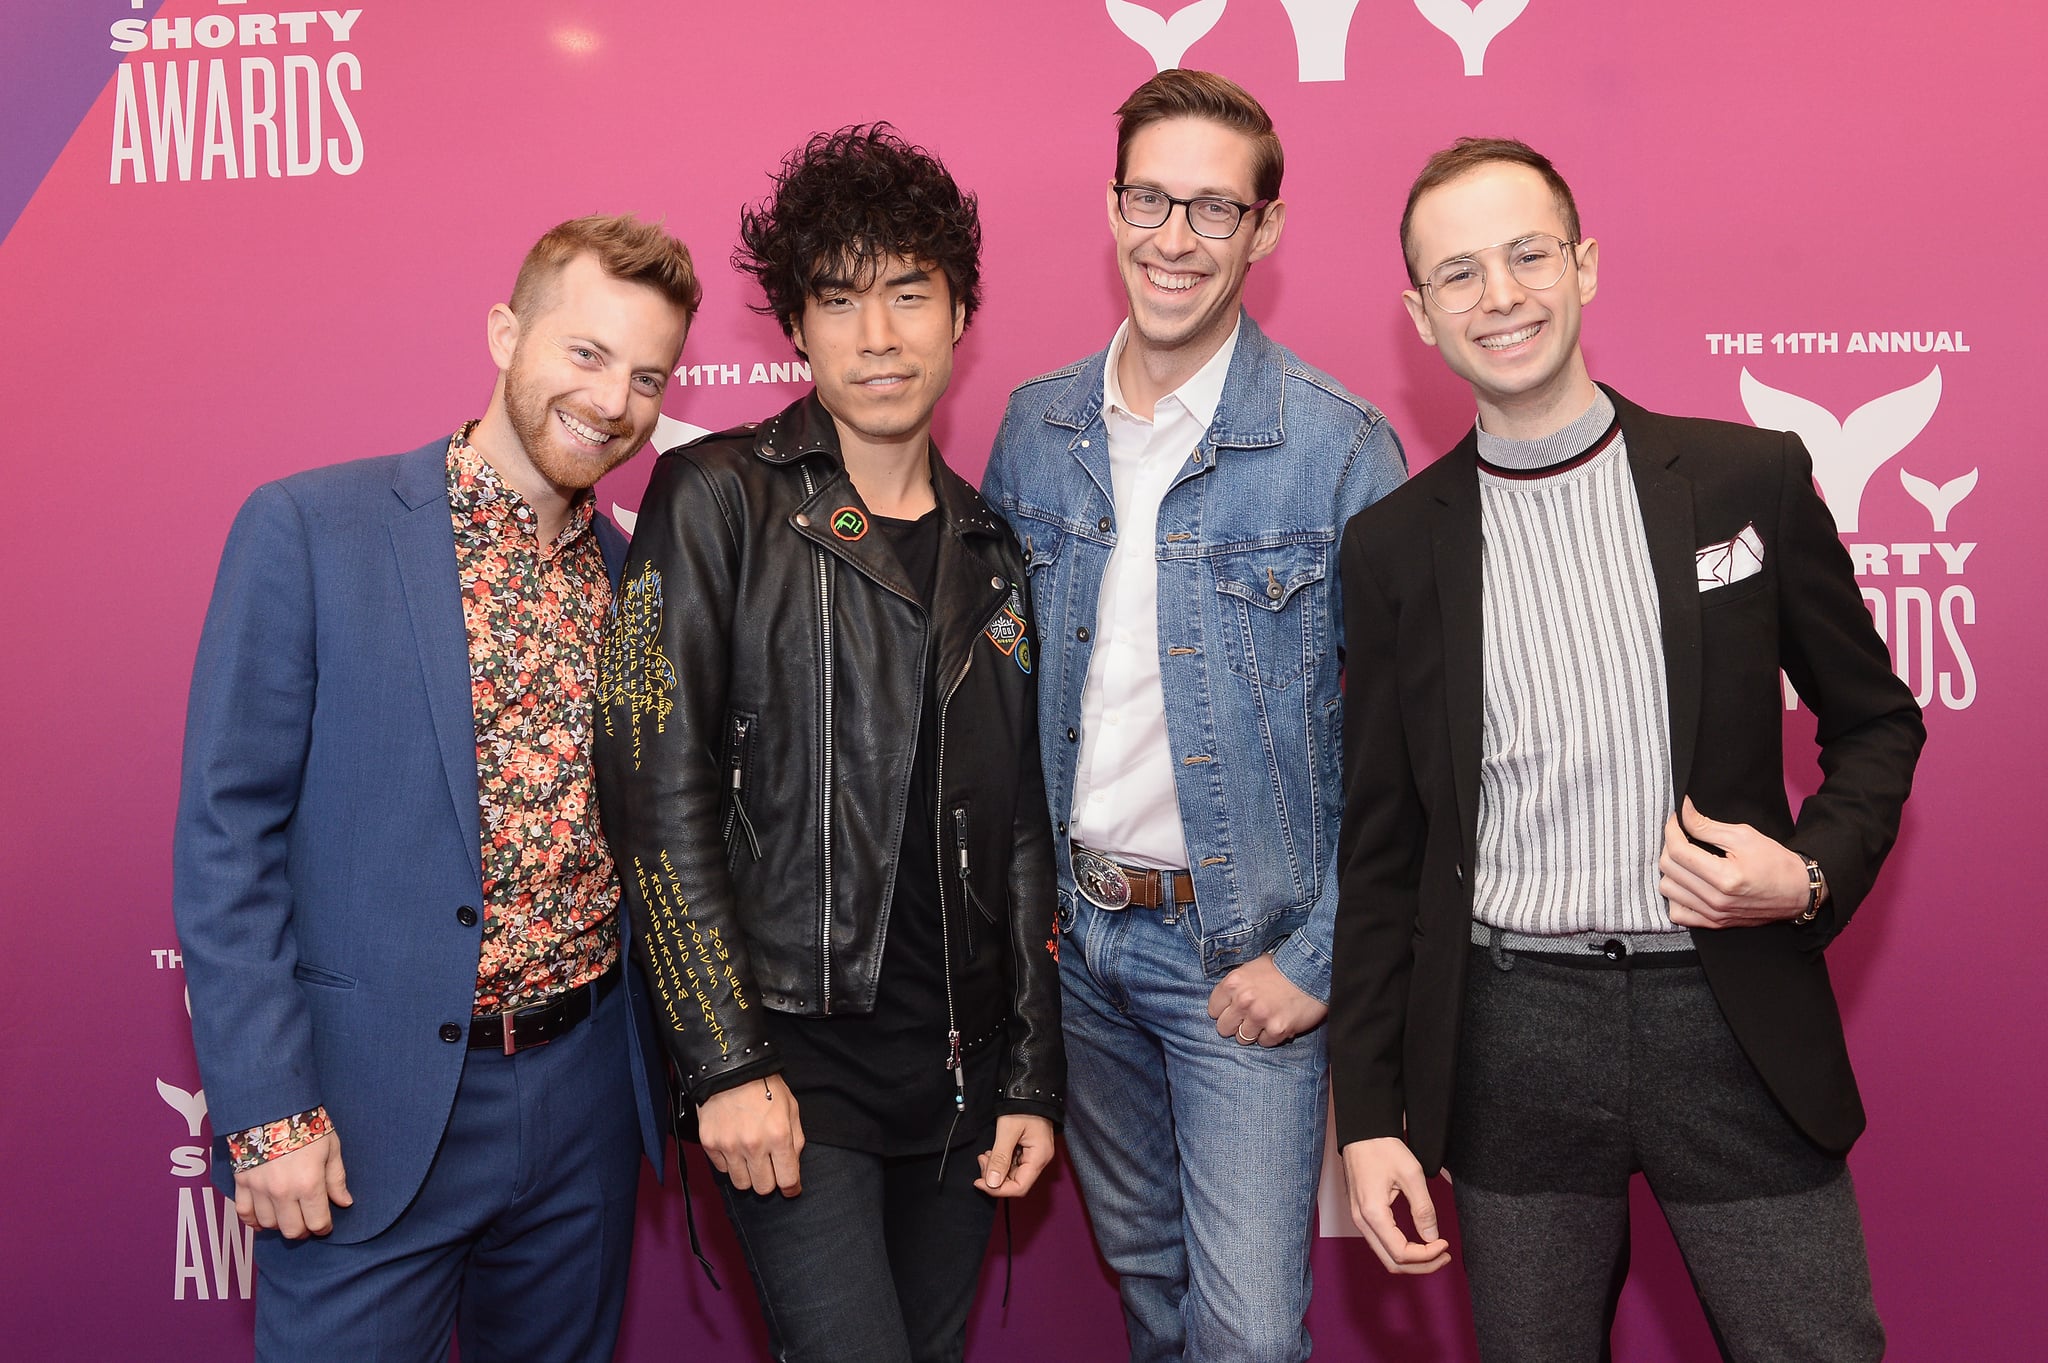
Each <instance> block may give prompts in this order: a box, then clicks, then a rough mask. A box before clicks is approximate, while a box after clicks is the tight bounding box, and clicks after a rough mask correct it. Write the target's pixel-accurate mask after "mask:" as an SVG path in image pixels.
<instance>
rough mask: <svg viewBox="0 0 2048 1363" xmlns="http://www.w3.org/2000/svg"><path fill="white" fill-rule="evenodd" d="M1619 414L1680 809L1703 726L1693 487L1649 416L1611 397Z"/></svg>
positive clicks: (1675, 453) (1674, 791)
mask: <svg viewBox="0 0 2048 1363" xmlns="http://www.w3.org/2000/svg"><path fill="white" fill-rule="evenodd" d="M1609 393H1610V396H1613V397H1614V405H1615V409H1616V410H1617V411H1619V412H1620V413H1621V433H1622V437H1623V439H1624V440H1625V441H1626V442H1627V444H1628V467H1629V473H1630V475H1631V476H1632V477H1633V478H1634V479H1635V485H1636V501H1637V502H1638V503H1639V504H1640V505H1641V507H1642V511H1643V538H1644V539H1645V540H1646V541H1647V542H1648V544H1649V548H1650V572H1651V575H1652V576H1653V577H1655V578H1656V581H1657V614H1658V618H1659V619H1660V621H1661V622H1662V629H1663V635H1664V689H1665V692H1666V695H1667V697H1668V701H1669V705H1670V710H1671V714H1670V721H1671V802H1672V806H1673V808H1676V807H1677V806H1678V805H1679V804H1680V803H1681V802H1682V801H1683V800H1684V798H1685V792H1686V787H1687V785H1688V784H1689V783H1690V782H1691V780H1692V760H1693V754H1694V752H1695V748H1696V744H1697V741H1698V738H1699V724H1700V592H1699V580H1698V575H1697V572H1696V570H1695V565H1694V561H1693V556H1694V553H1695V551H1696V550H1697V549H1698V547H1699V546H1698V541H1697V539H1696V538H1695V534H1696V532H1695V530H1694V528H1693V506H1692V483H1691V482H1690V481H1689V480H1688V479H1687V478H1686V477H1685V476H1684V475H1683V474H1682V473H1680V472H1679V471H1678V462H1679V454H1678V451H1677V450H1676V449H1674V448H1673V447H1672V446H1671V445H1670V444H1669V443H1668V442H1667V441H1665V440H1662V439H1660V438H1659V434H1658V431H1657V429H1656V420H1655V418H1654V417H1652V416H1651V415H1650V414H1649V413H1648V412H1645V411H1644V410H1643V409H1642V408H1640V407H1637V406H1636V405H1635V404H1634V403H1631V402H1628V401H1626V400H1625V399H1623V398H1622V397H1621V396H1620V395H1618V394H1614V393H1613V391H1612V390H1611V389H1610V390H1609Z"/></svg>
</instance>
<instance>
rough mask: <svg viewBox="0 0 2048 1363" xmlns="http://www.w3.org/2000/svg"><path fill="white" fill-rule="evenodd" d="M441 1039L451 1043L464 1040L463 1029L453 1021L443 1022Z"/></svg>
mask: <svg viewBox="0 0 2048 1363" xmlns="http://www.w3.org/2000/svg"><path fill="white" fill-rule="evenodd" d="M441 1040H443V1041H447V1042H451V1043H452V1042H457V1041H460V1040H462V1029H461V1028H460V1027H458V1026H456V1025H455V1024H454V1023H452V1022H444V1023H442V1024H441Z"/></svg>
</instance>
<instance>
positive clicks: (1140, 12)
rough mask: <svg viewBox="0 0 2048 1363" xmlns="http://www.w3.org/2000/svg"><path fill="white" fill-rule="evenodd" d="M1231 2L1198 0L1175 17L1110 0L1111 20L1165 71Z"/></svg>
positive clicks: (1226, 0)
mask: <svg viewBox="0 0 2048 1363" xmlns="http://www.w3.org/2000/svg"><path fill="white" fill-rule="evenodd" d="M1228 3H1229V0H1196V3H1195V4H1192V5H1189V6H1187V7H1185V8H1183V9H1177V10H1175V11H1174V12H1173V16H1172V17H1171V18H1167V17H1165V16H1162V15H1160V14H1159V13H1158V12H1156V11H1154V10H1149V9H1146V8H1145V7H1144V6H1143V5H1134V4H1132V3H1131V2H1130V0H1108V8H1109V17H1110V19H1111V21H1112V22H1114V23H1115V24H1116V26H1117V27H1118V28H1120V29H1122V30H1123V31H1124V36H1125V37H1127V38H1129V39H1130V40H1131V41H1132V42H1134V43H1136V44H1137V45H1138V46H1139V47H1142V48H1144V49H1145V50H1146V51H1147V52H1149V53H1151V54H1152V61H1153V64H1154V66H1155V67H1157V69H1159V70H1161V71H1165V70H1169V69H1170V68H1172V67H1176V66H1179V65H1180V59H1181V58H1182V57H1184V56H1186V55H1187V50H1188V49H1189V48H1191V47H1193V46H1194V45H1195V43H1196V42H1197V41H1198V40H1200V38H1201V36H1202V35H1203V34H1205V33H1207V32H1208V31H1209V30H1210V29H1212V28H1214V27H1216V21H1217V20H1218V19H1221V18H1222V17H1223V7H1224V5H1226V4H1228ZM1339 61H1340V62H1341V61H1342V57H1341V56H1340V57H1339Z"/></svg>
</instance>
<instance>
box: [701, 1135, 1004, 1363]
mask: <svg viewBox="0 0 2048 1363" xmlns="http://www.w3.org/2000/svg"><path fill="white" fill-rule="evenodd" d="M989 1136H990V1137H992V1136H993V1132H990V1133H989ZM989 1144H990V1141H989V1139H983V1140H981V1141H979V1142H966V1143H963V1144H961V1145H957V1146H955V1147H953V1149H952V1150H951V1151H950V1152H949V1153H948V1154H947V1155H946V1156H945V1182H944V1183H943V1184H941V1183H940V1182H939V1174H940V1170H939V1162H940V1157H939V1156H938V1155H936V1154H932V1155H912V1156H907V1157H901V1158H885V1157H883V1156H881V1155H871V1154H869V1153H867V1152H866V1151H863V1150H848V1149H846V1148H844V1147H842V1146H835V1145H820V1144H817V1143H815V1142H814V1143H811V1144H807V1145H805V1146H804V1151H803V1156H802V1160H801V1164H802V1170H803V1181H804V1186H803V1191H802V1192H800V1193H798V1194H797V1195H796V1196H795V1197H784V1196H783V1195H782V1194H781V1193H779V1192H774V1193H767V1194H761V1193H754V1192H738V1191H736V1190H735V1189H734V1188H733V1186H732V1181H731V1180H730V1179H728V1178H726V1176H725V1175H723V1174H717V1175H714V1176H713V1177H714V1179H715V1180H716V1182H717V1184H718V1191H719V1194H720V1195H721V1196H722V1197H724V1199H725V1209H726V1212H727V1214H728V1215H730V1216H731V1217H732V1224H733V1229H734V1230H735V1231H737V1232H738V1233H739V1239H740V1248H741V1249H743V1250H745V1251H746V1255H747V1268H748V1271H749V1272H751V1273H752V1274H753V1278H754V1290H755V1292H756V1293H758V1294H759V1296H760V1300H761V1315H762V1318H763V1319H764V1320H765V1322H766V1323H767V1326H768V1338H769V1343H770V1345H771V1347H772V1348H773V1350H774V1355H775V1357H776V1358H778V1359H781V1360H784V1363H810V1361H812V1360H815V1361H816V1363H944V1361H947V1360H950V1361H951V1363H958V1360H959V1358H960V1354H961V1350H962V1348H963V1347H964V1345H965V1343H966V1338H967V1313H968V1311H969V1310H970V1309H971V1308H972V1307H973V1305H974V1289H975V1285H976V1283H977V1281H978V1280H979V1279H980V1277H981V1259H982V1255H983V1254H984V1253H985V1252H986V1251H987V1249H988V1233H989V1226H990V1224H991V1223H992V1222H993V1220H994V1218H995V1199H994V1198H992V1197H989V1196H988V1195H987V1194H986V1193H982V1192H978V1191H976V1190H975V1187H974V1180H975V1177H976V1175H977V1174H979V1173H980V1169H979V1166H977V1165H976V1163H975V1160H974V1156H975V1154H976V1152H978V1151H982V1150H986V1149H988V1148H989Z"/></svg>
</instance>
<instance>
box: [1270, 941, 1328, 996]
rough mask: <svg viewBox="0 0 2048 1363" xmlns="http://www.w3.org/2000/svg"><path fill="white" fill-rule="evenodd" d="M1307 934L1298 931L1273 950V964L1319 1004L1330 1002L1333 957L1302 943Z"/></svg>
mask: <svg viewBox="0 0 2048 1363" xmlns="http://www.w3.org/2000/svg"><path fill="white" fill-rule="evenodd" d="M1302 938H1303V934H1302V933H1301V932H1300V931H1299V930H1296V931H1294V932H1291V933H1289V934H1288V935H1287V940H1286V941H1284V942H1282V943H1281V944H1280V945H1279V946H1277V947H1274V948H1273V964H1274V965H1276V966H1278V967H1279V968H1280V973H1281V974H1282V975H1285V976H1286V977H1287V982H1288V983H1289V984H1291V985H1293V986H1294V987H1295V988H1296V989H1299V990H1300V991H1301V992H1302V993H1304V994H1306V995H1308V996H1309V997H1310V998H1312V999H1314V1000H1315V1001H1316V1002H1317V1003H1321V1004H1327V1003H1329V1001H1330V958H1329V956H1328V955H1326V954H1325V953H1323V952H1321V951H1318V950H1317V949H1316V948H1315V947H1314V946H1312V945H1310V944H1309V943H1308V942H1306V941H1304V940H1302Z"/></svg>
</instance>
